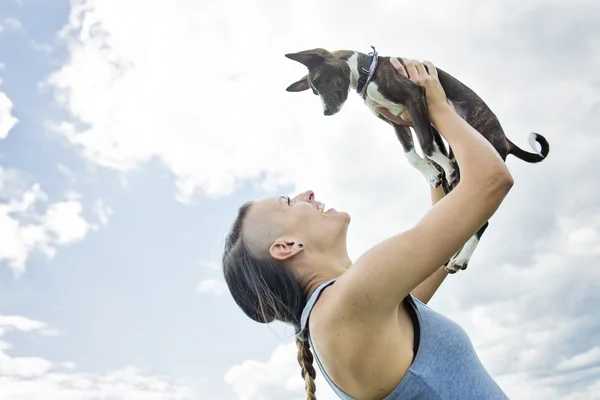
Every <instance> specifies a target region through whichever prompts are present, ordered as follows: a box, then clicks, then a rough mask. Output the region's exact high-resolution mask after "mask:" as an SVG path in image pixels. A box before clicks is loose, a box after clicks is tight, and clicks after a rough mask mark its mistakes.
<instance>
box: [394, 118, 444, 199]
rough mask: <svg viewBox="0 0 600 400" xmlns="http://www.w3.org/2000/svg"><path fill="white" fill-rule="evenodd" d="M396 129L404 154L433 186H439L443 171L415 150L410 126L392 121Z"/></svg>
mask: <svg viewBox="0 0 600 400" xmlns="http://www.w3.org/2000/svg"><path fill="white" fill-rule="evenodd" d="M391 125H393V127H394V130H395V131H396V137H397V138H398V141H399V142H400V144H401V145H402V148H403V149H404V154H405V155H406V158H407V160H408V162H409V163H410V165H412V166H413V167H414V168H416V169H417V170H419V171H420V172H421V174H423V176H424V177H425V179H427V181H428V182H429V184H430V185H431V186H432V187H438V186H439V185H440V184H441V183H442V178H443V176H442V171H440V170H438V169H437V167H436V166H435V165H433V164H432V163H430V162H429V161H427V160H425V159H423V158H421V156H420V155H419V154H418V153H417V151H416V150H415V144H414V142H413V138H412V133H411V132H410V128H409V127H408V126H402V125H397V124H394V123H391Z"/></svg>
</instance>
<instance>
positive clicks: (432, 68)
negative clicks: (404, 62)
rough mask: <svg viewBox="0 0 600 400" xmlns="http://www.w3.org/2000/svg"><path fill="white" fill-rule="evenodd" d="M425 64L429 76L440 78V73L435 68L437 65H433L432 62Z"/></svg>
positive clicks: (425, 62)
mask: <svg viewBox="0 0 600 400" xmlns="http://www.w3.org/2000/svg"><path fill="white" fill-rule="evenodd" d="M423 64H425V66H426V67H427V70H428V71H429V75H431V76H434V77H436V78H437V77H438V72H437V69H436V68H435V65H433V63H432V62H431V61H424V62H423Z"/></svg>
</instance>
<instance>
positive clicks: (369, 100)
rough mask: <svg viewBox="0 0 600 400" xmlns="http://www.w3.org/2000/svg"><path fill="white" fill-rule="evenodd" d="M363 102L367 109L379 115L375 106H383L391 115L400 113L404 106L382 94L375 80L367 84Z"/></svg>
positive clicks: (404, 108)
mask: <svg viewBox="0 0 600 400" xmlns="http://www.w3.org/2000/svg"><path fill="white" fill-rule="evenodd" d="M365 104H366V105H367V107H369V109H370V110H371V111H372V112H373V113H375V115H379V113H378V112H377V111H375V108H377V107H384V108H387V109H388V110H389V112H390V113H392V114H393V115H396V116H398V115H400V114H401V113H402V112H403V111H404V110H406V107H404V106H403V105H402V104H398V103H394V102H392V101H389V100H387V99H386V98H385V97H383V95H382V94H381V93H380V92H379V86H378V85H377V83H376V82H371V83H370V84H369V86H367V96H366V99H365Z"/></svg>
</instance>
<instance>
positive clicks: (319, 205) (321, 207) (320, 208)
mask: <svg viewBox="0 0 600 400" xmlns="http://www.w3.org/2000/svg"><path fill="white" fill-rule="evenodd" d="M317 211H319V212H320V213H321V214H328V213H330V212H334V211H335V208H330V209H328V210H327V211H325V203H322V202H320V201H318V202H317Z"/></svg>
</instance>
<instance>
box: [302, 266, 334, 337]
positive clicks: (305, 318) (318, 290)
mask: <svg viewBox="0 0 600 400" xmlns="http://www.w3.org/2000/svg"><path fill="white" fill-rule="evenodd" d="M336 279H337V278H334V279H331V280H329V281H327V282H323V283H321V284H320V285H319V286H317V288H316V289H315V290H314V291H313V292H312V293H311V295H310V296H309V298H308V300H307V301H306V305H305V306H304V310H302V316H301V317H300V332H296V337H297V338H298V339H300V340H302V341H303V342H305V341H307V340H308V317H309V316H310V313H311V311H312V309H313V307H314V306H315V303H316V302H317V300H318V299H319V295H320V294H321V292H322V291H323V289H325V288H326V287H328V286H329V285H332V284H333V283H334V282H335V281H336Z"/></svg>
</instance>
